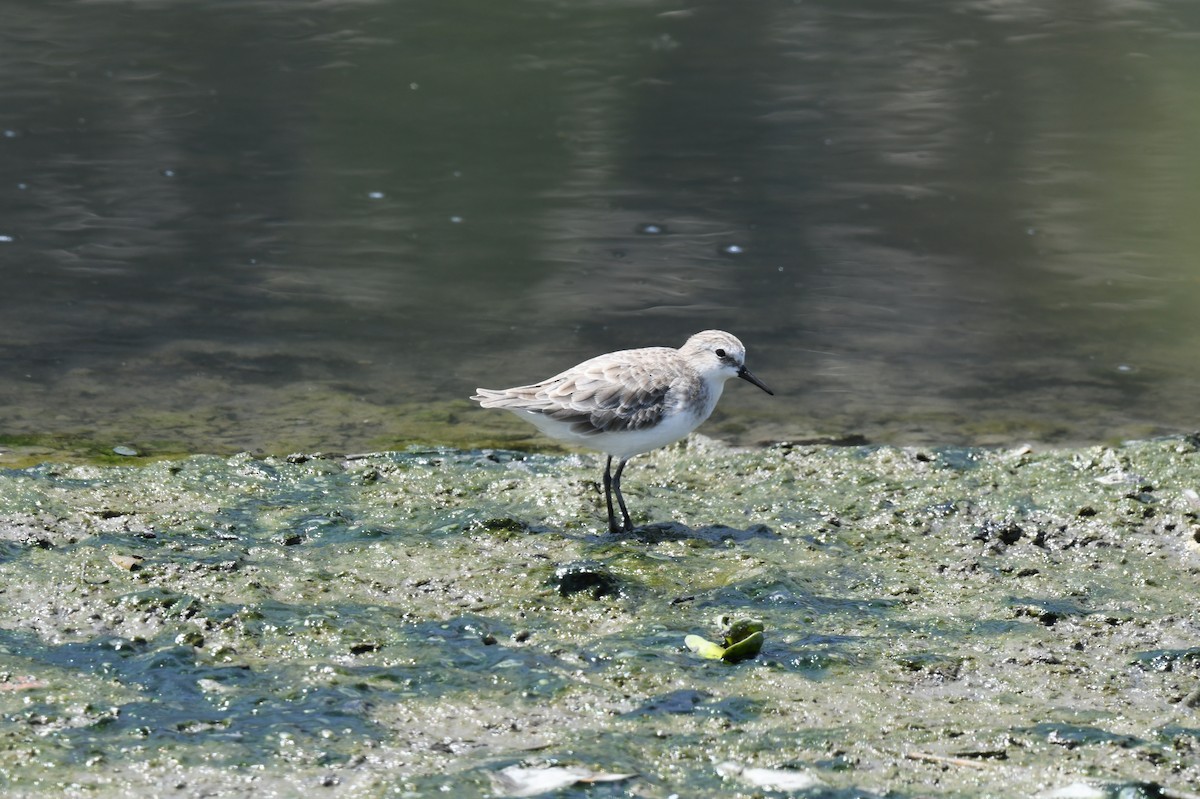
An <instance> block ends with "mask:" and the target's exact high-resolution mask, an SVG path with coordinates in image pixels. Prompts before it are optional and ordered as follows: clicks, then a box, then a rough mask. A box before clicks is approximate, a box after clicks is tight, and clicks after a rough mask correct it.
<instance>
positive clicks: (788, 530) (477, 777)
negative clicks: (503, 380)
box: [0, 437, 1200, 799]
mask: <svg viewBox="0 0 1200 799" xmlns="http://www.w3.org/2000/svg"><path fill="white" fill-rule="evenodd" d="M135 460H136V459H129V462H130V463H131V464H132V463H134V462H135ZM601 465H602V464H601V463H600V461H599V460H598V459H596V458H592V457H587V456H547V455H530V454H522V453H515V452H507V451H469V452H468V451H459V450H424V451H410V452H403V453H386V454H380V455H372V456H367V457H361V458H353V459H346V458H338V457H311V456H295V457H292V458H290V459H284V458H266V459H260V458H254V457H251V456H249V455H239V456H235V457H230V458H219V457H192V458H185V459H178V460H164V461H158V462H154V463H145V464H140V465H128V466H110V465H41V466H36V467H31V468H27V469H10V470H5V471H0V780H3V782H4V783H5V784H6V785H7V789H6V795H8V796H15V797H19V796H80V797H83V796H88V797H110V796H112V797H115V796H128V795H140V796H181V797H182V796H200V795H206V796H228V797H250V796H256V797H257V796H268V795H279V796H285V795H297V794H299V793H301V792H310V793H311V794H313V795H327V796H356V797H357V796H361V797H376V796H379V797H384V796H397V797H399V796H432V795H452V796H484V795H500V794H501V793H502V792H505V791H509V792H512V791H514V790H517V789H515V788H513V786H512V785H511V784H510V783H507V782H505V781H504V780H502V779H498V777H497V775H498V774H499V773H500V772H501V770H504V769H508V768H509V767H513V766H520V767H527V768H533V769H540V768H542V767H550V766H565V767H580V768H586V769H594V770H596V771H599V772H605V773H612V774H616V775H633V776H627V777H625V778H623V779H620V780H614V781H612V782H600V783H596V784H579V785H576V786H574V787H568V788H563V789H560V790H559V792H558V793H557V794H555V795H563V796H644V797H663V799H666V797H670V796H682V797H704V796H722V797H726V796H730V797H739V796H775V795H788V794H789V793H790V794H791V795H800V796H816V797H851V796H861V797H884V796H886V797H918V796H923V797H924V796H946V797H984V796H1035V795H1038V794H1043V795H1045V796H1051V795H1055V794H1054V792H1055V791H1060V792H1061V791H1064V790H1067V791H1075V792H1076V793H1074V794H1065V793H1059V794H1057V795H1060V796H1067V795H1079V796H1083V795H1086V794H1085V793H1080V792H1083V791H1086V790H1090V791H1092V792H1093V793H1092V794H1090V795H1093V796H1113V797H1116V796H1122V797H1131V798H1132V797H1137V796H1177V797H1194V796H1195V795H1196V794H1195V793H1194V792H1195V791H1196V790H1197V789H1196V787H1195V786H1197V785H1200V710H1198V707H1200V612H1198V611H1197V601H1196V594H1197V585H1198V575H1200V550H1198V548H1197V538H1198V536H1200V494H1198V493H1197V491H1200V442H1198V441H1197V440H1196V439H1194V438H1174V439H1169V440H1157V441H1149V442H1140V443H1128V444H1123V445H1120V446H1114V447H1093V448H1077V449H1060V450H1047V451H1033V450H1030V449H1028V448H1021V449H1015V450H1014V449H1006V450H980V449H930V448H924V449H916V448H912V449H901V448H891V447H828V446H786V445H780V446H775V447H772V448H768V449H759V450H736V449H730V448H726V447H724V446H721V445H717V444H715V443H713V442H711V441H708V440H707V439H704V438H699V437H696V438H693V439H691V440H690V441H689V442H688V443H687V445H686V446H680V447H675V448H671V449H669V450H664V451H660V452H657V453H653V454H651V455H648V456H645V457H642V458H638V459H636V460H634V461H633V462H632V463H631V464H630V467H629V470H628V471H627V473H626V479H625V483H624V487H625V492H626V496H627V498H628V500H629V502H630V506H631V511H632V512H633V514H634V520H635V522H637V523H639V524H641V525H642V526H641V527H640V528H639V529H638V531H637V532H636V533H635V534H633V535H631V536H627V537H614V536H610V535H608V534H607V533H604V532H603V530H604V517H603V515H602V509H601V505H602V498H601V496H600V495H599V493H598V485H597V484H598V479H599V476H600V468H601ZM723 617H725V618H747V617H748V618H755V619H759V620H761V621H762V622H763V624H764V626H765V631H764V645H763V648H762V651H761V652H760V653H759V655H758V656H757V657H754V658H752V659H749V660H745V661H742V662H739V663H732V664H731V663H726V662H723V661H721V660H705V659H703V658H701V657H699V656H697V655H696V654H694V653H693V652H691V651H689V650H688V649H687V647H685V646H684V638H685V636H687V635H690V634H698V635H702V636H705V637H707V638H713V639H715V638H717V637H718V636H719V632H720V626H721V619H722V618H723ZM512 773H516V772H512ZM794 773H797V774H804V775H807V777H811V778H812V779H813V780H815V781H814V782H811V783H810V784H809V787H802V788H795V787H793V788H787V787H786V786H785V787H779V786H777V785H774V784H772V783H771V782H770V780H771V779H782V778H780V777H779V775H780V774H794ZM764 774H766V775H767V777H763V775H764ZM771 775H775V776H774V777H772V776H771ZM764 779H766V780H767V782H765V783H764V782H763V781H762V780H764ZM1079 783H1086V785H1087V786H1090V787H1087V788H1086V789H1085V788H1084V787H1083V786H1082V785H1079ZM780 785H783V783H780ZM1073 785H1074V786H1075V787H1073V788H1072V787H1071V786H1073Z"/></svg>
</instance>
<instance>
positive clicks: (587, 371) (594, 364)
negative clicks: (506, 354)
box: [472, 350, 688, 435]
mask: <svg viewBox="0 0 1200 799" xmlns="http://www.w3.org/2000/svg"><path fill="white" fill-rule="evenodd" d="M634 352H637V353H639V354H643V357H635V358H625V357H621V356H623V353H612V354H609V355H605V356H601V357H599V358H594V359H592V360H590V361H585V362H584V363H581V364H580V365H579V366H576V367H575V368H573V369H569V370H567V371H566V372H563V373H562V374H559V375H555V376H554V377H552V378H550V379H549V380H543V381H542V382H540V383H535V384H533V385H530V386H518V387H517V388H510V389H504V390H501V391H493V390H490V389H479V392H478V393H477V394H476V395H475V396H474V397H472V399H474V400H476V401H478V402H479V403H480V404H481V405H483V407H485V408H505V409H508V410H514V411H530V412H533V413H541V414H544V415H546V416H547V417H549V418H551V419H554V420H555V421H559V422H563V423H564V424H568V425H570V429H571V432H573V433H575V434H577V435H595V434H597V433H605V432H620V431H627V430H642V429H645V428H647V427H651V426H653V425H655V424H658V422H659V420H660V419H662V415H663V412H664V410H665V409H666V403H667V401H668V400H667V394H668V393H669V392H670V391H671V388H672V386H673V385H676V384H677V383H678V382H679V381H680V380H686V379H687V378H688V375H687V373H686V372H685V371H684V370H683V369H682V368H680V366H679V365H678V364H677V363H676V362H675V361H674V359H672V358H670V357H662V358H646V357H644V353H645V351H644V350H639V351H634ZM667 354H673V353H672V351H671V350H664V352H663V355H664V356H666V355H667Z"/></svg>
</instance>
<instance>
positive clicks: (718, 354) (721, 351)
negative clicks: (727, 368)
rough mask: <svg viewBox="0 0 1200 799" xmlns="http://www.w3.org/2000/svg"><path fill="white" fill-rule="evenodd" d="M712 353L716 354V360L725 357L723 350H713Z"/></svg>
mask: <svg viewBox="0 0 1200 799" xmlns="http://www.w3.org/2000/svg"><path fill="white" fill-rule="evenodd" d="M713 352H715V353H716V354H717V357H718V358H724V357H725V350H721V349H716V350H713Z"/></svg>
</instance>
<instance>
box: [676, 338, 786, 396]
mask: <svg viewBox="0 0 1200 799" xmlns="http://www.w3.org/2000/svg"><path fill="white" fill-rule="evenodd" d="M679 352H680V354H681V355H683V357H685V358H687V360H688V363H690V364H691V365H692V368H694V369H695V370H696V371H697V372H699V373H700V376H701V377H703V378H704V379H705V380H708V381H713V382H718V383H724V382H725V381H726V380H728V379H729V378H731V377H740V378H742V379H743V380H745V381H747V382H749V383H753V384H754V385H756V386H758V387H759V388H761V389H762V390H763V391H765V392H767V393H768V394H774V393H775V392H774V391H772V390H771V389H769V388H767V386H766V384H764V383H763V382H762V381H761V380H759V379H758V378H757V377H755V376H754V375H753V374H751V373H750V370H749V369H747V368H746V348H745V346H743V345H742V342H741V341H739V340H738V338H737V336H734V335H732V334H731V333H726V332H725V331H724V330H702V331H700V332H699V333H697V334H696V335H694V336H692V337H691V338H689V339H688V340H687V342H685V343H684V345H683V346H682V347H680V348H679Z"/></svg>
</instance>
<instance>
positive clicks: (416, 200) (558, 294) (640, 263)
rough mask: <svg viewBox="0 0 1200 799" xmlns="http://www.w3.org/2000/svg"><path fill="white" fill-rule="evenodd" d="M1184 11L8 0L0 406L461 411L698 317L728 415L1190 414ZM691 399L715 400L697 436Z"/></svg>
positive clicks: (362, 439)
mask: <svg viewBox="0 0 1200 799" xmlns="http://www.w3.org/2000/svg"><path fill="white" fill-rule="evenodd" d="M1198 39H1200V5H1197V4H1196V3H1193V2H1186V1H1184V0H1180V1H1178V2H1154V1H1153V0H1141V1H1138V2H1134V1H1132V0H1130V1H1128V2H1122V1H1121V0H1113V1H1112V2H1097V3H1088V4H1074V5H1069V6H1060V5H1053V6H1051V5H1047V4H1045V3H1034V2H1020V1H1019V0H1014V1H1013V2H998V1H997V0H990V1H982V0H981V1H979V2H961V3H954V4H946V3H943V2H933V1H932V0H930V1H928V2H918V1H917V0H914V1H913V2H842V1H841V0H837V1H836V2H835V1H834V0H826V1H824V2H792V1H790V0H789V1H786V2H785V1H784V0H761V1H760V2H754V3H728V2H716V1H715V0H714V1H712V2H708V1H702V2H696V3H689V4H687V5H679V4H674V3H666V2H643V1H640V0H639V1H638V2H634V1H633V0H628V1H627V2H620V1H619V0H606V2H574V1H573V2H554V1H553V0H529V1H528V2H520V3H495V2H484V1H483V0H436V2H435V1H433V0H424V1H418V2H349V1H347V2H309V3H303V2H270V1H266V0H264V1H263V2H242V3H202V2H170V3H168V2H65V1H64V0H24V1H21V0H17V1H14V2H9V3H7V4H6V5H5V11H4V14H3V25H0V80H2V82H3V86H4V87H5V88H4V94H5V98H6V102H5V103H4V104H3V108H0V237H2V238H0V315H2V318H3V326H2V329H0V330H2V332H0V341H2V344H0V403H3V408H4V415H3V426H2V427H0V434H3V435H4V436H7V437H8V440H9V441H10V442H15V441H18V440H20V439H19V438H18V437H22V436H24V437H38V436H42V437H45V436H55V435H61V436H65V437H71V436H78V437H82V438H86V439H89V440H94V441H96V442H99V443H100V444H102V445H104V446H111V445H113V444H121V443H127V444H133V445H135V446H138V447H142V448H149V449H151V450H153V449H154V447H155V446H159V447H160V448H168V449H169V448H172V447H176V448H183V449H189V450H197V451H231V450H235V449H252V450H267V451H290V450H291V449H294V448H304V447H317V448H334V449H337V448H342V449H349V450H353V449H356V448H368V447H376V448H386V447H389V446H401V445H403V444H406V443H410V442H412V441H417V440H430V439H435V440H441V441H443V442H445V443H455V444H473V443H479V441H481V440H483V438H484V437H485V436H486V435H487V432H486V431H487V430H488V429H489V428H490V427H491V426H492V425H494V424H500V423H499V422H497V421H496V417H497V416H498V415H493V414H485V413H483V412H482V411H472V410H469V408H468V403H467V402H466V401H465V400H464V398H465V397H466V396H467V395H468V394H469V393H470V392H471V390H473V389H474V388H475V387H476V386H478V385H497V384H499V385H510V384H514V383H517V382H527V381H530V380H533V379H536V378H541V377H545V376H547V375H548V374H550V373H552V372H554V371H557V370H558V369H561V368H563V367H565V366H568V365H570V364H572V363H575V362H576V361H578V360H581V359H582V358H583V357H586V356H589V355H591V354H594V353H596V352H599V351H604V350H608V349H616V348H620V347H625V346H638V345H644V344H660V343H661V344H673V345H674V344H678V343H680V342H682V340H683V339H684V338H686V336H687V335H688V334H690V333H691V332H694V331H696V330H698V329H702V328H705V327H722V328H726V329H729V330H731V331H733V332H735V333H737V334H738V335H739V336H741V337H742V339H743V340H744V341H745V342H746V343H747V344H748V346H749V348H750V354H751V365H752V367H753V368H754V370H755V371H756V372H757V373H758V374H759V375H760V376H761V377H763V379H764V380H767V381H768V382H769V383H770V384H771V385H772V386H773V387H774V388H775V389H776V392H777V394H778V396H776V397H775V398H770V397H767V396H765V395H760V394H759V392H755V391H753V390H751V389H746V390H739V389H745V387H744V386H739V387H737V388H736V389H735V388H733V387H731V390H730V392H729V396H728V397H727V398H726V400H725V402H724V404H723V412H724V414H725V416H724V420H723V421H722V420H718V422H717V425H718V427H717V428H716V432H718V433H719V434H722V435H724V437H727V438H734V439H738V440H743V441H749V442H754V441H761V440H769V439H796V438H806V437H813V436H834V437H836V436H845V435H850V434H863V435H866V436H867V437H868V438H870V439H872V440H878V441H895V442H910V441H925V442H928V441H932V442H942V443H1008V442H1013V441H1024V440H1032V441H1087V440H1099V439H1112V438H1116V437H1122V436H1146V435H1154V434H1158V433H1167V432H1177V431H1186V430H1191V429H1194V428H1195V427H1196V426H1197V424H1198V422H1197V413H1196V400H1195V397H1196V395H1197V392H1198V391H1200V378H1197V373H1198V371H1200V370H1198V368H1197V367H1198V366H1200V355H1198V353H1200V332H1198V331H1200V326H1198V325H1197V323H1196V317H1197V311H1196V309H1197V306H1198V305H1200V279H1198V275H1200V269H1198V265H1197V263H1196V261H1197V254H1198V253H1200V225H1197V224H1196V220H1197V219H1200V201H1198V200H1200V188H1198V187H1200V156H1198V155H1197V152H1200V151H1198V149H1197V147H1196V142H1197V141H1200V103H1198V102H1197V101H1196V97H1197V91H1198V90H1200V46H1198V44H1200V43H1198ZM721 425H723V426H721Z"/></svg>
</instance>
